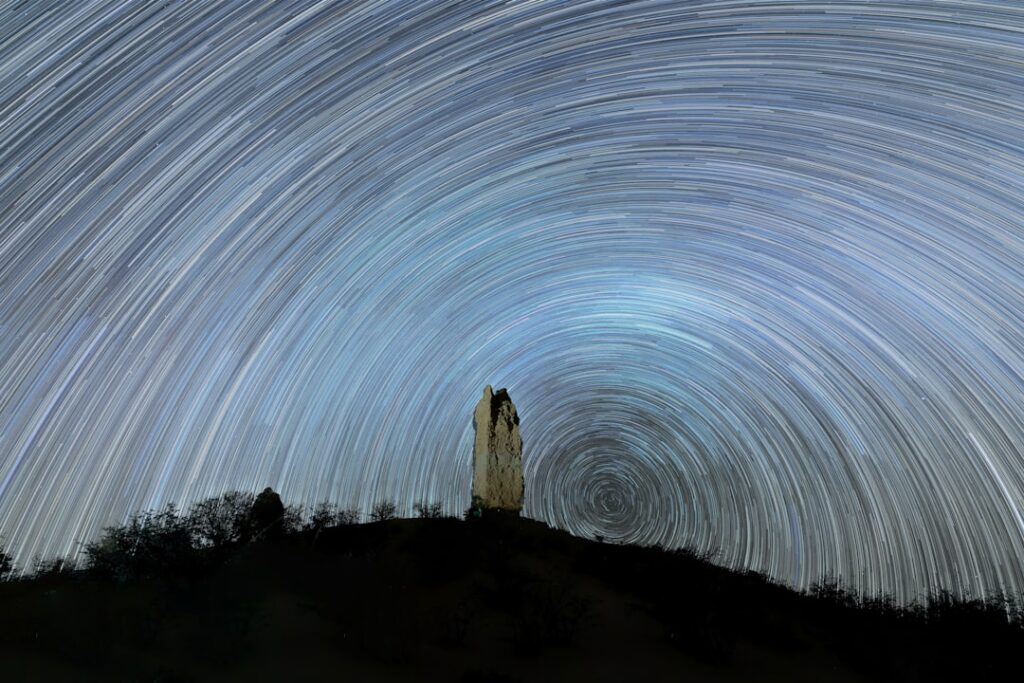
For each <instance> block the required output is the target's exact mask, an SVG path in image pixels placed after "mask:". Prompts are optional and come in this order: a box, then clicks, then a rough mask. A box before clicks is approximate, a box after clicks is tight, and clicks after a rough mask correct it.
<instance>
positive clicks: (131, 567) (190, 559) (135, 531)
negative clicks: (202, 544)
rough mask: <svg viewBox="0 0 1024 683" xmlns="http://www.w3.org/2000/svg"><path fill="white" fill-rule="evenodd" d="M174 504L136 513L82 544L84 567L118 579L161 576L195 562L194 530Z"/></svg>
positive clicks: (95, 572)
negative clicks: (94, 539) (93, 539)
mask: <svg viewBox="0 0 1024 683" xmlns="http://www.w3.org/2000/svg"><path fill="white" fill-rule="evenodd" d="M190 519H191V517H189V518H183V517H181V516H179V515H178V511H177V509H176V508H175V506H174V504H173V503H172V504H170V505H168V506H167V507H166V508H165V509H164V510H163V511H162V512H153V511H148V512H145V513H142V514H136V515H134V516H132V518H131V519H130V520H129V521H128V523H127V524H125V525H123V526H118V527H107V528H106V529H104V531H103V534H102V535H101V536H100V538H99V539H98V540H97V541H94V542H92V543H89V544H87V545H86V546H85V557H86V569H87V570H89V571H91V572H92V573H94V574H98V575H101V576H106V577H108V578H113V579H115V580H117V581H127V580H130V579H137V578H145V577H150V576H161V575H165V574H166V573H167V572H171V571H178V570H182V569H184V568H188V567H190V566H192V565H193V563H194V561H195V559H196V558H195V552H194V551H195V546H194V545H193V544H194V542H195V541H194V539H195V532H194V529H193V528H192V527H191V525H190V523H189V520H190Z"/></svg>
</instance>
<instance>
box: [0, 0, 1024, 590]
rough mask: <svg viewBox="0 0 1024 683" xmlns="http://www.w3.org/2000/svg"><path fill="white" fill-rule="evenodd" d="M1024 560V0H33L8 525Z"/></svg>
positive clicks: (57, 535)
mask: <svg viewBox="0 0 1024 683" xmlns="http://www.w3.org/2000/svg"><path fill="white" fill-rule="evenodd" d="M485 384H492V385H494V386H495V387H507V388H508V389H509V393H510V395H511V397H512V399H513V400H514V401H515V402H516V405H517V407H518V410H519V415H520V417H521V428H522V433H523V441H524V463H525V468H526V506H525V514H527V515H529V516H531V517H534V518H537V519H541V520H543V521H546V522H549V523H551V524H552V525H555V526H558V527H561V528H564V529H568V530H570V531H572V532H574V533H577V534H580V535H586V536H593V535H595V534H601V535H603V536H606V537H608V538H609V539H614V540H620V541H636V542H642V543H662V544H665V545H669V546H676V545H689V546H693V547H696V548H698V549H702V550H710V549H713V550H717V551H718V553H719V555H718V561H719V562H722V563H724V564H727V565H730V566H736V567H743V568H751V569H756V570H759V571H763V572H766V573H767V574H769V575H770V576H772V577H774V578H776V579H778V580H780V581H783V582H786V583H788V584H791V585H794V586H798V587H805V586H807V585H809V584H810V583H812V582H814V581H816V580H818V579H820V578H822V577H823V576H824V575H826V574H831V575H835V576H838V577H839V578H840V579H842V580H844V581H846V582H848V583H849V584H851V585H853V586H854V587H856V588H858V589H860V590H863V591H867V592H877V591H881V590H884V591H889V592H893V593H894V594H896V595H897V596H898V597H900V598H911V597H914V596H916V595H917V594H919V593H920V592H922V591H925V590H928V589H932V588H937V587H948V588H952V589H953V590H955V591H965V592H968V593H974V594H978V593H984V592H987V591H992V590H1008V591H1011V592H1017V591H1020V590H1024V569H1022V563H1021V558H1022V557H1024V518H1022V507H1024V461H1022V454H1024V453H1022V447H1024V6H1022V5H1021V4H1020V3H1019V2H1016V1H1014V2H997V1H972V2H967V1H963V2H961V1H956V0H950V1H943V2H939V1H931V0H929V1H913V0H911V1H908V0H900V1H898V2H896V1H893V2H875V1H872V2H867V1H862V0H861V1H850V2H805V1H800V0H792V1H788V2H782V1H776V0H761V1H758V0H735V1H734V0H703V1H699V0H698V1H687V0H675V1H672V2H644V1H639V2H608V1H603V0H602V1H597V2H583V1H576V2H555V1H551V0H533V1H522V2H485V1H478V2H459V3H455V2H445V3H441V2H427V1H424V0H415V1H409V2H384V1H380V0H372V1H364V2H335V1H332V2H312V1H303V2H290V1H283V0H274V1H269V0H254V1H250V2H229V1H219V2H214V1H210V2H181V1H170V2H167V1H164V2H113V1H108V0H76V1H75V2H42V1H39V2H28V3H20V2H5V3H0V535H2V536H3V538H4V539H5V544H6V546H7V547H8V549H9V550H10V551H12V552H13V553H14V554H15V555H16V556H17V557H18V558H20V560H21V561H22V562H27V561H28V560H30V559H31V558H32V557H33V556H35V555H39V556H42V557H50V556H53V555H58V554H60V555H65V554H73V553H74V552H75V551H76V549H77V547H78V546H77V543H78V542H79V541H83V540H88V539H90V538H92V537H94V536H95V534H96V533H97V532H98V530H99V529H100V528H101V527H103V526H104V525H107V524H110V523H115V522H120V521H122V520H124V519H125V517H126V516H127V515H129V514H130V513H132V512H134V511H137V510H140V509H144V508H150V507H159V506H163V505H164V504H166V503H168V502H175V503H178V504H180V505H187V504H188V503H190V502H192V501H194V500H196V499H199V498H203V497H207V496H210V495H215V494H219V493H221V492H223V491H225V490H228V489H235V488H241V489H246V490H260V489H262V488H263V487H264V486H268V485H269V486H273V487H274V488H275V489H277V490H279V491H280V492H281V493H282V496H283V497H284V498H285V500H286V501H289V502H292V503H314V502H316V501H320V500H333V501H335V502H338V503H341V504H343V505H355V506H359V507H361V508H362V509H363V510H366V509H368V508H369V507H371V505H372V504H373V502H375V501H377V500H380V499H383V498H390V499H393V500H395V501H396V502H397V503H398V505H399V509H400V510H402V511H409V510H410V509H411V506H412V504H413V502H415V501H418V500H438V501H441V502H442V503H443V504H444V507H445V509H446V510H447V511H448V512H451V513H458V512H459V511H461V510H462V509H464V508H465V507H466V505H468V502H469V485H470V476H471V471H470V464H469V463H470V453H471V450H472V422H471V419H472V409H473V406H474V405H475V403H476V401H477V400H478V399H479V397H480V395H481V392H482V389H483V386H484V385H485Z"/></svg>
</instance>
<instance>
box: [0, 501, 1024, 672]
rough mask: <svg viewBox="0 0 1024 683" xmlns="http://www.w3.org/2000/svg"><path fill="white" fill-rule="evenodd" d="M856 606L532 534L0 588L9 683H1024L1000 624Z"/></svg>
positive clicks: (953, 612) (247, 553)
mask: <svg viewBox="0 0 1024 683" xmlns="http://www.w3.org/2000/svg"><path fill="white" fill-rule="evenodd" d="M848 602H849V600H848V599H847V596H845V595H844V594H842V592H841V591H840V592H835V591H831V592H830V591H829V590H824V591H819V595H817V596H815V597H811V596H807V595H800V594H797V593H795V592H793V591H791V590H788V589H786V588H783V587H780V586H777V585H773V584H771V583H769V582H767V581H765V580H764V579H763V578H762V577H760V576H758V575H755V574H737V573H734V572H729V571H727V570H724V569H721V568H719V567H717V566H714V565H713V564H711V563H708V562H705V561H703V560H701V559H698V558H694V557H693V556H691V555H688V554H686V553H678V552H676V553H672V552H666V551H662V550H659V549H652V548H637V547H629V546H617V545H607V544H601V543H597V542H594V541H587V540H583V539H578V538H574V537H572V536H570V535H568V534H566V533H563V532H560V531H555V530H552V529H549V528H548V527H546V526H545V525H543V524H540V523H538V522H534V521H530V520H525V519H517V518H506V517H496V518H486V519H479V520H471V521H462V520H456V519H410V520H393V521H386V522H378V523H373V524H363V525H352V526H342V527H336V528H331V529H327V530H324V531H321V532H320V533H318V534H316V533H313V532H302V533H297V534H293V535H290V536H287V537H285V538H283V539H281V540H278V541H276V542H258V543H252V544H248V545H244V546H238V547H235V548H232V549H231V550H230V553H228V554H226V555H225V556H223V557H221V558H218V560H217V562H216V563H211V564H209V565H208V566H204V567H203V568H202V569H200V570H195V571H189V572H183V573H176V572H169V575H168V576H165V577H156V578H149V579H143V580H130V581H116V580H112V579H110V578H105V579H104V578H99V577H96V576H90V575H89V574H88V573H82V572H79V573H73V574H70V575H69V574H66V573H65V574H56V573H55V574H53V575H52V576H49V577H42V578H38V579H35V580H32V581H11V582H6V583H3V584H0V680H3V681H140V682H141V681H151V682H157V681H159V682H163V683H171V682H172V681H176V682H185V681H243V680H244V681H276V680H286V681H388V680H393V681H406V680H430V681H465V682H467V683H469V682H473V681H476V682H484V681H493V682H499V681H522V682H524V683H525V682H528V681H530V682H532V681H575V680H585V681H690V680H711V681H719V680H721V681H739V680H757V681H822V680H831V681H866V680H899V681H924V680H965V681H982V680H992V679H995V677H996V676H1000V677H1002V676H1012V678H1013V679H1019V678H1020V672H1021V668H1022V665H1021V663H1020V660H1021V656H1022V655H1024V637H1022V633H1021V630H1020V629H1019V628H1017V627H1011V626H1009V625H1007V623H1006V619H1005V615H1004V614H999V613H998V611H994V610H992V609H986V608H984V606H981V607H979V606H978V605H974V606H970V605H963V604H959V605H958V604H953V603H949V604H945V605H943V604H941V603H937V604H933V605H932V606H931V608H930V609H928V608H927V607H924V608H918V609H916V610H898V609H894V608H892V607H885V606H884V605H878V604H876V605H874V606H873V607H872V608H868V609H865V608H855V607H851V606H849V605H848V604H847V603H848Z"/></svg>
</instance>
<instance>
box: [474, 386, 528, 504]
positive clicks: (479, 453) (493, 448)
mask: <svg viewBox="0 0 1024 683" xmlns="http://www.w3.org/2000/svg"><path fill="white" fill-rule="evenodd" d="M473 427H474V428H475V429H476V443H475V444H474V447H473V501H474V503H475V504H479V505H480V506H482V507H483V508H489V509H498V510H511V511H514V512H519V511H520V510H522V508H523V440H522V438H521V437H520V436H519V416H518V415H516V407H515V405H513V404H512V400H511V399H510V398H509V397H508V391H507V390H505V389H499V390H498V391H497V392H495V391H493V390H492V389H491V385H490V384H488V385H487V386H486V387H484V395H483V398H481V399H480V402H479V403H477V404H476V411H475V412H474V413H473Z"/></svg>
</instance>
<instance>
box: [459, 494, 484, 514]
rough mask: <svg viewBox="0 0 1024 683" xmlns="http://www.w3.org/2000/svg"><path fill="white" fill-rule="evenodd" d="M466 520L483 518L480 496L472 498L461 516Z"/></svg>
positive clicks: (482, 505) (482, 502) (482, 504)
mask: <svg viewBox="0 0 1024 683" xmlns="http://www.w3.org/2000/svg"><path fill="white" fill-rule="evenodd" d="M463 516H464V517H465V518H466V519H480V518H481V517H483V516H484V499H483V498H481V497H480V496H473V500H472V501H471V502H470V504H469V507H468V508H466V512H465V514H464V515H463Z"/></svg>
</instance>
